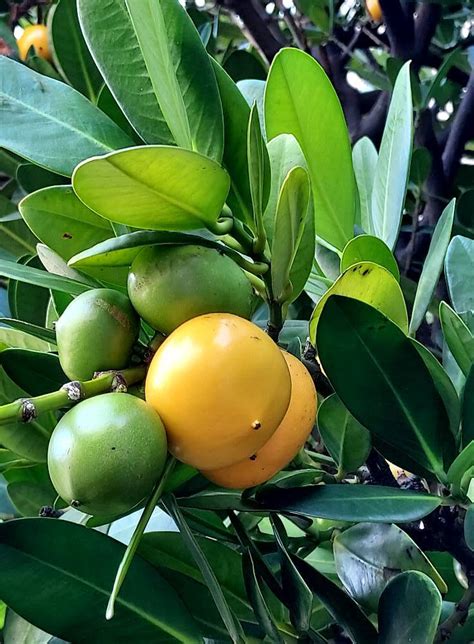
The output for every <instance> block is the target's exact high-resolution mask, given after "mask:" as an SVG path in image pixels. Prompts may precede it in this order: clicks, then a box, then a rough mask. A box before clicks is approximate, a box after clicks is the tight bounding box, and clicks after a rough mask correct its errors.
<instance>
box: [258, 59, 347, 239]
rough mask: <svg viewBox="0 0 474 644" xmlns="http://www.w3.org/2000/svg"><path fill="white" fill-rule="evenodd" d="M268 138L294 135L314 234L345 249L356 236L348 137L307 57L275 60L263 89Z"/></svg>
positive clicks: (320, 73) (330, 91)
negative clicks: (310, 196)
mask: <svg viewBox="0 0 474 644" xmlns="http://www.w3.org/2000/svg"><path fill="white" fill-rule="evenodd" d="M265 124H266V131H267V135H268V139H269V140H271V139H273V138H275V137H276V136H278V135H279V134H283V133H287V134H293V135H294V136H295V138H296V139H297V140H298V143H299V144H300V146H301V149H302V150H303V153H304V155H305V157H306V161H307V163H308V169H309V175H310V177H311V183H312V188H313V193H314V212H315V217H316V233H317V234H318V236H319V237H321V238H322V239H323V240H324V241H325V242H326V243H327V244H329V245H331V246H334V247H335V248H338V249H340V250H342V249H343V248H344V246H345V244H346V243H347V241H348V240H349V239H351V238H352V236H353V234H354V231H353V228H354V216H355V201H356V194H355V192H356V187H355V180H354V173H353V170H352V159H351V149H350V143H349V135H348V132H347V127H346V124H345V121H344V115H343V112H342V108H341V105H340V103H339V99H338V97H337V94H336V92H335V90H334V88H333V86H332V85H331V82H330V81H329V79H328V78H327V76H326V74H325V72H324V70H323V69H322V67H320V65H319V64H318V63H317V62H316V61H315V60H314V58H312V57H311V56H309V55H308V54H306V53H304V52H302V51H300V50H297V49H286V48H285V49H283V50H281V51H280V52H279V53H278V54H277V55H276V56H275V58H274V59H273V63H272V66H271V69H270V73H269V76H268V81H267V86H266V90H265Z"/></svg>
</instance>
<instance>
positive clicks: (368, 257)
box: [341, 235, 400, 281]
mask: <svg viewBox="0 0 474 644" xmlns="http://www.w3.org/2000/svg"><path fill="white" fill-rule="evenodd" d="M360 262H373V263H374V264H379V265H380V266H383V267H384V268H386V269H387V270H388V271H390V272H391V273H392V275H393V276H394V277H395V279H396V280H398V281H400V270H399V268H398V264H397V260H396V259H395V257H394V255H393V253H392V251H391V250H390V248H389V247H388V246H387V244H386V243H385V242H383V241H382V240H381V239H379V238H378V237H374V236H373V235H358V236H357V237H354V239H351V241H350V242H348V243H347V245H346V246H345V248H344V250H343V252H342V257H341V273H343V272H344V271H346V270H347V269H348V268H349V267H350V266H353V265H354V264H358V263H360Z"/></svg>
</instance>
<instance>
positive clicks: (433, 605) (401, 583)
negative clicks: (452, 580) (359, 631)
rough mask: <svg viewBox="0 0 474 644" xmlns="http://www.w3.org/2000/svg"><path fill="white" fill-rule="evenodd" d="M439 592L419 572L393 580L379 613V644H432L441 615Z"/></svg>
mask: <svg viewBox="0 0 474 644" xmlns="http://www.w3.org/2000/svg"><path fill="white" fill-rule="evenodd" d="M441 607H442V600H441V595H440V593H439V590H438V589H437V588H436V586H435V584H434V583H433V582H432V581H431V579H430V578H429V577H427V576H426V575H424V574H423V573H422V572H416V571H409V572H403V573H402V574H401V575H397V576H396V577H394V578H393V579H392V580H391V581H390V583H389V584H388V585H387V588H386V589H385V590H384V592H383V593H382V596H381V598H380V605H379V611H378V619H379V639H378V642H379V644H400V633H403V637H404V641H406V642H411V643H412V644H426V642H432V641H433V640H434V638H435V635H436V629H437V627H438V623H439V618H440V615H441Z"/></svg>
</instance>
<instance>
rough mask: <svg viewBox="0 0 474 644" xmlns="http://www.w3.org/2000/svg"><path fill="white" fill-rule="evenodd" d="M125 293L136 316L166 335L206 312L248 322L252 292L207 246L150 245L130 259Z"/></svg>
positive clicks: (239, 273)
mask: <svg viewBox="0 0 474 644" xmlns="http://www.w3.org/2000/svg"><path fill="white" fill-rule="evenodd" d="M128 294H129V297H130V299H131V301H132V304H133V306H134V307H135V309H136V311H138V313H139V314H140V316H141V317H142V318H143V319H144V320H145V321H146V322H148V324H150V325H151V326H152V327H153V328H154V329H156V330H157V331H161V333H164V334H169V333H171V332H172V331H174V330H175V329H176V328H177V327H178V326H180V325H181V324H182V323H183V322H186V321H187V320H190V319H191V318H195V317H197V316H198V315H203V314H205V313H233V314H234V315H238V316H240V317H243V318H250V316H251V313H252V305H253V292H252V287H251V285H250V282H249V281H248V279H247V277H246V276H245V273H244V272H243V271H242V269H241V268H239V266H237V264H236V263H235V262H234V261H232V260H231V259H230V258H229V257H227V256H226V255H221V253H219V251H217V250H216V249H214V248H207V247H205V246H195V245H189V246H148V247H147V248H144V249H143V250H142V251H141V252H140V253H139V254H138V255H137V257H136V258H135V259H134V261H133V263H132V266H131V269H130V273H129V276H128Z"/></svg>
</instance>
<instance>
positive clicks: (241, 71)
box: [224, 49, 267, 82]
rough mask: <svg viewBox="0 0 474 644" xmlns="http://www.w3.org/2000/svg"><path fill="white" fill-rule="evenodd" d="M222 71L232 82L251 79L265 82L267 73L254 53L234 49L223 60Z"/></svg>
mask: <svg viewBox="0 0 474 644" xmlns="http://www.w3.org/2000/svg"><path fill="white" fill-rule="evenodd" d="M224 69H225V71H226V72H227V74H229V76H230V77H231V78H232V80H233V81H234V82H237V81H240V80H244V79H245V78H253V79H257V80H265V78H266V76H267V72H266V69H265V65H264V63H263V61H262V59H261V58H260V56H259V55H258V54H257V53H256V52H255V51H246V50H245V49H234V51H233V52H231V54H230V55H229V56H228V57H227V58H226V59H225V62H224Z"/></svg>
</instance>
